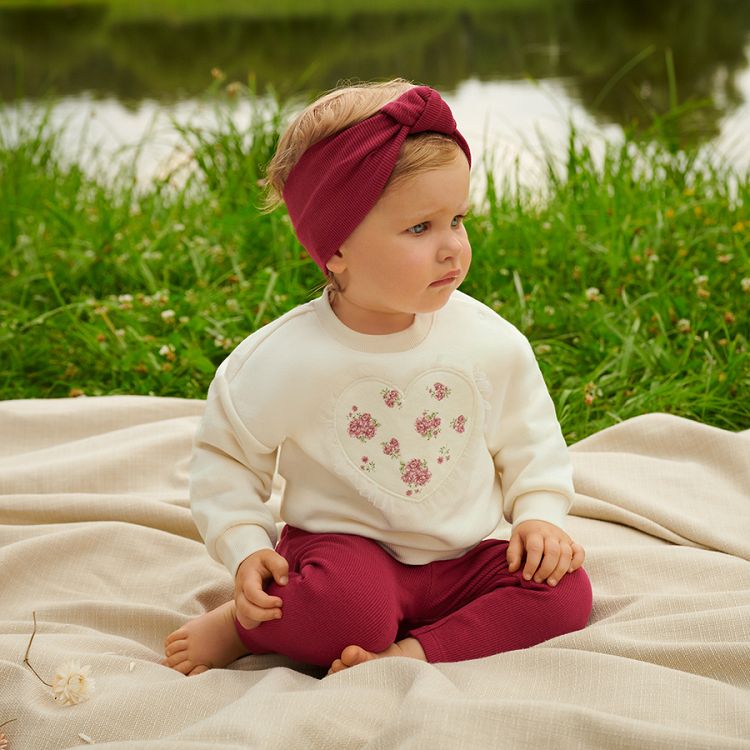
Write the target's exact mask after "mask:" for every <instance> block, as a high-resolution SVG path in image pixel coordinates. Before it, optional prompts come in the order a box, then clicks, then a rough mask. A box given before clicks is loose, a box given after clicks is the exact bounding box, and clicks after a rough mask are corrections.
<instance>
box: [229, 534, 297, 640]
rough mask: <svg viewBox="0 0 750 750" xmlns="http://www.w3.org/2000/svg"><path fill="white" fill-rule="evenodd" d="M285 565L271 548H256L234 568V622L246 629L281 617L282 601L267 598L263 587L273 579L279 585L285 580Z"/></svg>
mask: <svg viewBox="0 0 750 750" xmlns="http://www.w3.org/2000/svg"><path fill="white" fill-rule="evenodd" d="M288 576H289V563H287V561H286V560H285V559H284V558H283V557H282V556H281V555H280V554H279V553H278V552H275V551H274V550H272V549H260V550H258V551H257V552H253V554H252V555H250V556H249V557H246V558H245V559H244V560H243V561H242V562H241V563H240V567H239V568H237V575H236V577H235V580H234V601H235V605H236V607H237V619H238V620H239V623H240V625H242V627H243V628H245V629H246V630H250V628H254V627H255V626H256V625H258V624H259V623H261V622H264V621H266V620H273V619H279V618H280V617H281V606H282V601H281V599H280V598H279V597H278V596H269V595H268V594H267V593H266V592H265V591H264V590H263V584H264V583H265V582H266V581H268V580H270V579H273V580H275V581H276V583H278V584H279V585H280V586H286V584H287V583H288V581H289V577H288Z"/></svg>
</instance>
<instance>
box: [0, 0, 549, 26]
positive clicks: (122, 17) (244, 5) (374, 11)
mask: <svg viewBox="0 0 750 750" xmlns="http://www.w3.org/2000/svg"><path fill="white" fill-rule="evenodd" d="M559 2H561V0H463V1H462V2H456V0H410V2H409V4H408V7H406V10H407V11H408V13H413V14H416V13H431V14H434V13H438V12H441V11H455V10H457V9H461V10H464V11H487V10H507V9H514V8H528V7H531V8H536V7H545V6H549V5H555V4H558V3H559ZM74 4H75V5H78V6H84V7H85V6H87V5H88V6H94V7H97V8H102V7H103V8H106V12H107V15H108V16H109V18H110V19H111V20H113V21H143V20H149V19H154V18H158V19H160V20H165V19H166V20H169V21H174V22H187V21H194V20H197V19H200V18H215V17H216V16H219V15H221V16H233V17H237V18H298V17H308V18H309V17H313V16H325V17H335V18H345V17H349V16H354V15H362V14H365V15H378V14H389V13H396V12H400V13H403V12H404V10H405V6H404V3H403V2H402V0H377V2H372V0H276V1H275V2H273V3H269V2H267V0H158V2H153V0H105V2H102V0H76V2H75V3H74ZM70 5H71V2H70V0H0V9H2V8H14V7H22V8H25V9H28V8H50V9H65V8H67V7H69V6H70Z"/></svg>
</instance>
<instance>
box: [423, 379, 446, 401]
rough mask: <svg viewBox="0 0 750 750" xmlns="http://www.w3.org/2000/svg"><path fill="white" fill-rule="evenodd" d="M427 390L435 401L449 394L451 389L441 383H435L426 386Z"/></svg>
mask: <svg viewBox="0 0 750 750" xmlns="http://www.w3.org/2000/svg"><path fill="white" fill-rule="evenodd" d="M427 391H428V392H429V394H430V396H432V397H433V398H434V399H435V400H436V401H442V400H443V399H444V398H448V396H450V395H451V389H450V388H448V386H447V385H444V384H443V383H435V384H434V385H433V386H432V387H428V388H427Z"/></svg>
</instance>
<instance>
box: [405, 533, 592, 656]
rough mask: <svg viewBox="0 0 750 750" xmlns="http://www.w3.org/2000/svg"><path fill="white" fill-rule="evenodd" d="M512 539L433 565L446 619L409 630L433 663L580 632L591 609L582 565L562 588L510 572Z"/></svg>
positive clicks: (436, 591) (488, 543) (485, 544)
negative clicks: (509, 557) (510, 543)
mask: <svg viewBox="0 0 750 750" xmlns="http://www.w3.org/2000/svg"><path fill="white" fill-rule="evenodd" d="M506 549H507V543H505V542H499V541H497V540H491V541H485V542H482V543H481V544H480V545H479V546H478V547H477V548H475V549H474V550H471V551H470V552H468V553H467V554H466V555H465V556H464V557H463V558H458V559H457V560H449V561H439V562H437V563H431V565H432V566H435V568H434V577H433V581H434V584H435V585H434V587H433V591H432V594H433V596H434V597H435V598H436V599H442V603H441V605H440V607H441V608H444V607H446V606H447V609H448V611H444V615H443V616H442V617H439V618H437V619H436V620H435V621H433V622H432V623H430V624H427V625H423V626H422V627H417V628H414V629H409V630H408V631H407V633H408V635H409V636H411V637H412V638H416V639H417V640H418V641H419V642H420V644H421V645H422V648H423V649H424V652H425V654H426V656H427V660H428V661H429V662H454V661H463V660H465V659H479V658H482V657H485V656H491V655H493V654H498V653H502V652H505V651H513V650H516V649H522V648H529V647H530V646H535V645H537V644H539V643H542V642H543V641H547V640H549V639H550V638H555V637H557V636H560V635H564V634H566V633H570V632H573V631H575V630H580V629H582V628H584V627H585V626H586V623H587V621H588V618H589V615H590V613H591V583H590V582H589V579H588V576H587V575H586V572H585V571H584V570H583V569H582V568H581V569H579V570H576V571H575V572H573V573H568V574H566V575H564V576H563V577H562V579H561V580H560V582H559V583H558V584H557V586H548V585H547V584H546V583H535V582H534V581H533V580H531V581H525V580H523V577H522V575H521V573H522V570H519V571H517V572H516V573H510V572H509V571H508V563H507V560H506V558H505V553H506Z"/></svg>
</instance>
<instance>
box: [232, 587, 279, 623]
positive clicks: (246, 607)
mask: <svg viewBox="0 0 750 750" xmlns="http://www.w3.org/2000/svg"><path fill="white" fill-rule="evenodd" d="M235 604H236V606H237V619H238V620H239V622H240V625H242V627H244V628H247V629H250V628H252V627H254V626H255V625H257V624H258V623H259V622H266V621H267V620H278V619H279V618H281V607H259V606H258V605H256V604H253V603H252V602H250V601H248V599H247V598H246V597H245V596H244V595H243V594H240V596H239V597H237V600H236V602H235Z"/></svg>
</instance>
